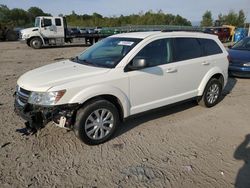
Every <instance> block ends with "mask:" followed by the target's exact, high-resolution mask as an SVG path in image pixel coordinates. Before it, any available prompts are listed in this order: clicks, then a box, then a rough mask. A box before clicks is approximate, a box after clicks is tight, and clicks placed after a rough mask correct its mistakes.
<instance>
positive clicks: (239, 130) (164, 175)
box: [0, 42, 250, 188]
mask: <svg viewBox="0 0 250 188" xmlns="http://www.w3.org/2000/svg"><path fill="white" fill-rule="evenodd" d="M85 48H86V47H84V46H74V47H62V48H46V49H41V50H33V49H31V48H29V47H27V46H26V45H25V44H20V43H18V42H9V43H8V42H2V43H0V126H1V127H0V185H1V187H158V188H159V187H234V186H235V184H236V182H237V185H238V187H250V183H249V182H247V181H249V179H250V178H249V177H250V147H249V145H248V144H249V141H250V136H249V134H250V79H238V78H236V79H235V78H230V79H229V82H228V85H227V87H226V89H225V91H224V95H223V97H224V99H223V100H222V101H221V102H220V103H219V104H218V105H217V106H215V107H213V108H210V109H207V108H203V107H200V106H198V105H196V104H195V103H194V102H187V103H183V104H180V105H177V106H171V107H164V108H161V109H157V110H154V111H150V112H147V113H144V114H140V115H137V116H135V117H132V118H130V119H128V120H127V121H126V122H124V123H123V124H122V125H121V126H120V128H119V130H118V132H117V134H116V135H115V137H114V138H113V139H112V140H110V141H109V142H106V143H104V144H102V145H98V146H87V145H85V144H83V143H81V142H80V140H78V139H77V138H76V137H75V136H74V133H73V132H69V131H67V130H65V129H61V128H58V127H56V126H54V125H53V124H52V123H50V124H49V125H48V126H47V127H46V128H44V129H43V130H41V132H39V133H38V134H37V135H34V136H22V135H21V134H20V133H18V132H16V129H19V128H22V127H24V124H23V123H24V121H23V120H21V119H20V118H19V117H17V116H16V115H15V114H14V112H13V110H14V109H13V101H14V99H13V97H12V95H13V93H14V90H15V86H16V81H17V79H18V77H19V76H21V75H22V74H23V73H25V72H26V71H28V70H31V69H34V68H36V67H40V66H42V65H45V64H48V63H53V62H55V61H57V60H58V59H60V58H70V57H71V56H74V55H75V54H77V53H79V52H81V51H83V50H84V49H85ZM247 135H248V136H247Z"/></svg>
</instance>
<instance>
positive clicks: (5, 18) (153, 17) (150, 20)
mask: <svg viewBox="0 0 250 188" xmlns="http://www.w3.org/2000/svg"><path fill="white" fill-rule="evenodd" d="M36 16H51V14H50V13H46V12H44V11H43V10H42V9H40V8H38V7H30V8H29V9H28V10H23V9H20V8H14V9H9V8H8V7H7V6H6V5H1V4H0V25H7V26H11V27H30V26H32V25H33V24H34V20H35V17H36ZM59 16H63V15H62V14H61V15H59ZM65 17H66V18H67V22H68V25H70V26H79V27H96V26H100V27H118V26H126V25H180V26H191V22H190V21H189V20H187V19H186V18H183V17H182V16H180V15H178V14H177V15H173V14H166V13H164V12H163V11H162V10H159V11H157V12H154V11H152V10H150V11H147V12H139V13H138V14H132V15H127V16H124V15H120V16H112V17H104V16H102V15H101V14H98V13H93V14H92V15H89V14H80V15H79V14H76V13H75V12H74V11H72V13H71V14H69V15H65ZM215 21H216V23H219V24H220V25H222V24H227V25H234V26H236V27H243V26H244V23H245V21H246V16H245V13H244V11H243V10H240V11H239V12H238V13H236V12H234V11H230V12H229V13H228V14H225V15H223V14H219V15H218V18H217V20H213V19H212V12H211V11H209V10H207V11H206V12H205V13H204V14H203V16H202V21H201V26H202V27H208V26H213V25H214V22H215Z"/></svg>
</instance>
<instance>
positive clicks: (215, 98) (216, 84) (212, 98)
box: [197, 78, 222, 108]
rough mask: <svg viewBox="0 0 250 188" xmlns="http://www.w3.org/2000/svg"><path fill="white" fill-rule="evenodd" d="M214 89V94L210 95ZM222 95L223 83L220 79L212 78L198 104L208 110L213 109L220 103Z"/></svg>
mask: <svg viewBox="0 0 250 188" xmlns="http://www.w3.org/2000/svg"><path fill="white" fill-rule="evenodd" d="M213 89H214V93H213V94H209V92H211V90H213ZM217 91H218V93H217ZM221 93H222V83H221V82H220V81H219V80H218V79H216V78H212V79H210V80H209V82H208V83H207V85H206V87H205V90H204V92H203V95H202V96H201V97H199V98H198V100H197V102H198V104H199V105H201V106H204V107H207V108H210V107H213V106H215V105H216V104H217V103H218V102H219V101H220V98H221Z"/></svg>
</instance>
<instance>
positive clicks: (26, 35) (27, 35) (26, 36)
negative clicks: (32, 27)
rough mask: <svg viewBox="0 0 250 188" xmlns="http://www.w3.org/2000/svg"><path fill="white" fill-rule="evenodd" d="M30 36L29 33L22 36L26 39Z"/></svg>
mask: <svg viewBox="0 0 250 188" xmlns="http://www.w3.org/2000/svg"><path fill="white" fill-rule="evenodd" d="M29 36H30V35H29V34H23V35H22V38H24V39H26V38H29Z"/></svg>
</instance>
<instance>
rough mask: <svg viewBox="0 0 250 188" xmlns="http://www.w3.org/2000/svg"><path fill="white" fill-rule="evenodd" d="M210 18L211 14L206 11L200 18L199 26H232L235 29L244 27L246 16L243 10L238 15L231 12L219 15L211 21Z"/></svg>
mask: <svg viewBox="0 0 250 188" xmlns="http://www.w3.org/2000/svg"><path fill="white" fill-rule="evenodd" d="M212 17H213V16H212V12H211V11H210V10H207V11H206V12H205V13H204V14H203V16H202V21H201V26H202V27H210V26H214V25H233V26H236V27H244V24H245V21H246V15H245V13H244V11H243V10H240V11H239V12H238V13H237V12H235V11H233V10H231V11H229V13H228V14H224V15H223V14H219V15H218V17H217V19H216V20H213V18H212Z"/></svg>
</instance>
